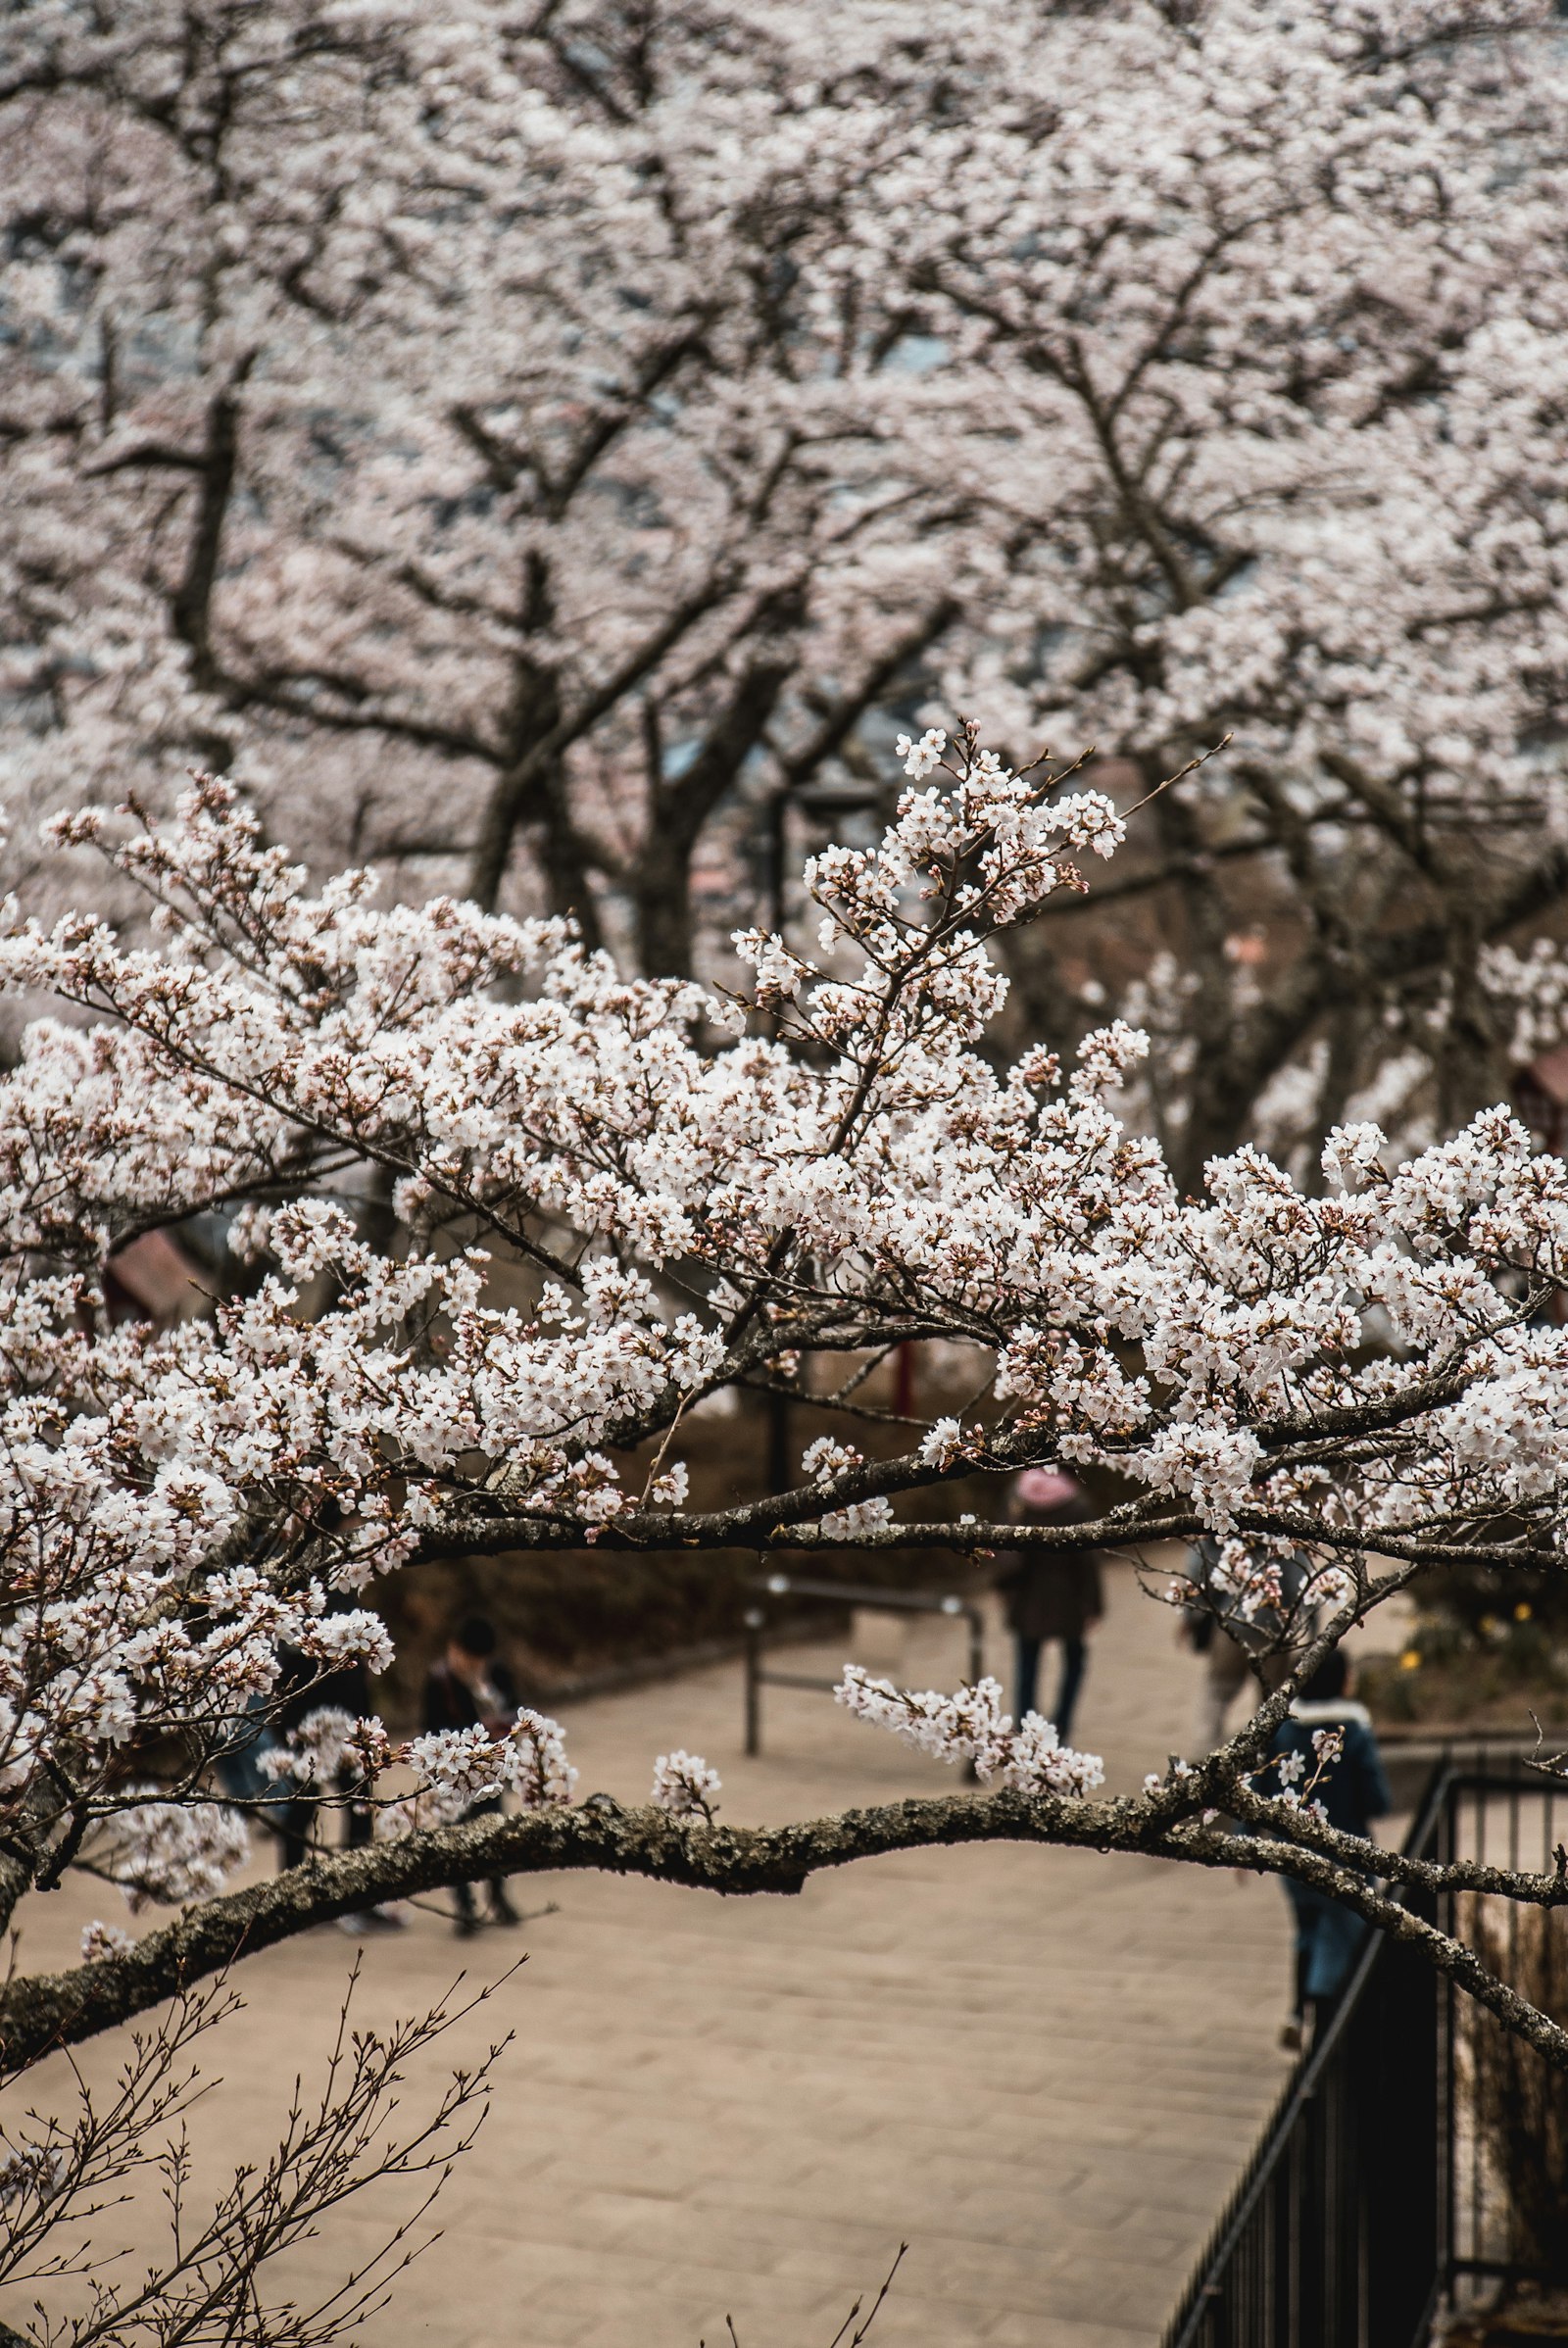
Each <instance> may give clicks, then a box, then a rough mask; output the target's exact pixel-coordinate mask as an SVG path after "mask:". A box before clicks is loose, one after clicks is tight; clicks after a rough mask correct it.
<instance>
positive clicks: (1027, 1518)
mask: <svg viewBox="0 0 1568 2348" xmlns="http://www.w3.org/2000/svg"><path fill="white" fill-rule="evenodd" d="M1011 1514H1012V1518H1013V1521H1014V1523H1015V1524H1023V1525H1081V1524H1085V1523H1087V1522H1088V1521H1089V1520H1090V1519H1091V1518H1093V1516H1094V1514H1095V1508H1094V1503H1093V1502H1092V1501H1091V1500H1090V1498H1089V1495H1088V1493H1087V1492H1085V1491H1084V1489H1083V1486H1082V1485H1081V1484H1079V1483H1078V1482H1077V1480H1076V1478H1074V1477H1072V1476H1069V1475H1068V1474H1067V1472H1066V1470H1065V1469H1064V1468H1054V1467H1052V1468H1027V1469H1025V1471H1024V1473H1023V1474H1022V1475H1021V1476H1020V1477H1019V1478H1018V1481H1017V1482H1016V1484H1015V1485H1014V1486H1013V1488H1012V1502H1011ZM997 1588H998V1589H999V1590H1001V1591H1002V1592H1003V1595H1004V1597H1005V1601H1006V1610H1007V1628H1008V1629H1009V1630H1010V1631H1011V1632H1012V1634H1013V1637H1014V1639H1015V1640H1016V1642H1017V1680H1016V1686H1015V1691H1014V1697H1013V1710H1014V1714H1015V1717H1016V1718H1018V1719H1020V1720H1021V1719H1022V1718H1023V1715H1024V1714H1025V1713H1026V1712H1034V1711H1037V1710H1038V1709H1039V1706H1038V1703H1037V1700H1036V1699H1037V1695H1038V1691H1039V1686H1040V1650H1041V1648H1042V1647H1043V1646H1044V1645H1045V1644H1046V1642H1047V1641H1048V1640H1050V1639H1059V1640H1060V1642H1061V1679H1060V1681H1059V1683H1058V1685H1057V1688H1056V1702H1055V1708H1054V1711H1053V1712H1052V1714H1051V1719H1052V1721H1053V1722H1054V1726H1055V1731H1056V1735H1057V1737H1059V1738H1060V1739H1061V1742H1062V1743H1063V1744H1066V1743H1067V1742H1068V1739H1069V1733H1070V1731H1071V1728H1072V1722H1073V1714H1074V1712H1075V1711H1076V1709H1077V1705H1078V1696H1079V1691H1080V1689H1081V1688H1082V1687H1083V1683H1084V1672H1085V1669H1086V1668H1087V1665H1088V1661H1089V1634H1090V1632H1091V1631H1092V1630H1093V1629H1094V1627H1095V1625H1096V1624H1097V1623H1098V1622H1099V1621H1100V1619H1101V1617H1102V1615H1103V1613H1104V1611H1105V1598H1104V1590H1103V1585H1102V1581H1101V1573H1100V1555H1099V1551H1098V1550H1096V1549H1094V1548H1089V1547H1085V1548H1061V1549H1012V1550H1005V1551H1004V1552H1003V1567H1002V1571H1001V1573H1000V1574H999V1575H998V1577H997Z"/></svg>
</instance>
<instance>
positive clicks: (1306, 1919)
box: [1260, 1647, 1391, 2048]
mask: <svg viewBox="0 0 1568 2348" xmlns="http://www.w3.org/2000/svg"><path fill="white" fill-rule="evenodd" d="M1323 1729H1338V1730H1340V1731H1341V1733H1342V1735H1343V1737H1344V1739H1345V1743H1344V1749H1343V1751H1342V1752H1341V1754H1340V1757H1339V1759H1338V1760H1337V1761H1333V1762H1331V1763H1330V1764H1329V1766H1328V1767H1327V1768H1324V1769H1322V1770H1321V1771H1320V1770H1319V1760H1318V1752H1317V1748H1316V1746H1315V1745H1314V1743H1313V1738H1314V1737H1315V1736H1316V1734H1317V1733H1318V1731H1320V1730H1323ZM1271 1757H1272V1762H1273V1764H1274V1766H1273V1767H1271V1768H1269V1769H1268V1770H1267V1771H1266V1772H1265V1773H1264V1774H1263V1776H1262V1778H1261V1781H1260V1783H1261V1788H1262V1790H1264V1791H1265V1792H1270V1793H1272V1792H1274V1791H1276V1790H1277V1789H1278V1785H1291V1784H1294V1785H1296V1786H1297V1787H1298V1789H1299V1790H1301V1791H1303V1792H1304V1791H1305V1789H1306V1788H1307V1786H1308V1785H1311V1793H1310V1796H1309V1798H1310V1799H1311V1800H1312V1801H1314V1802H1317V1803H1319V1804H1321V1806H1322V1808H1323V1810H1324V1811H1325V1812H1326V1814H1327V1817H1328V1822H1329V1824H1330V1826H1332V1827H1337V1828H1338V1829H1339V1830H1340V1832H1341V1834H1357V1835H1360V1836H1361V1837H1363V1838H1364V1839H1366V1840H1370V1839H1371V1828H1372V1821H1373V1819H1375V1818H1386V1817H1387V1816H1388V1813H1389V1810H1390V1807H1391V1803H1390V1799H1389V1784H1388V1780H1387V1778H1386V1777H1385V1776H1384V1774H1383V1759H1382V1756H1381V1754H1380V1753H1379V1751H1378V1740H1377V1738H1376V1737H1374V1735H1373V1734H1372V1722H1371V1719H1370V1717H1369V1715H1368V1713H1367V1710H1366V1707H1365V1705H1364V1704H1357V1703H1353V1702H1352V1701H1351V1700H1350V1664H1349V1658H1348V1656H1347V1655H1346V1654H1345V1652H1344V1650H1343V1649H1342V1648H1339V1647H1335V1648H1334V1649H1333V1650H1332V1652H1331V1653H1329V1654H1327V1655H1325V1656H1324V1658H1323V1660H1322V1662H1321V1663H1320V1664H1319V1665H1318V1667H1317V1669H1316V1671H1315V1672H1313V1673H1311V1675H1310V1676H1309V1677H1308V1678H1307V1680H1306V1681H1305V1682H1304V1683H1303V1685H1302V1688H1301V1690H1300V1693H1299V1695H1298V1696H1297V1698H1296V1701H1295V1702H1294V1703H1293V1704H1292V1706H1291V1709H1290V1711H1289V1712H1288V1714H1287V1715H1286V1717H1285V1719H1284V1720H1282V1721H1281V1723H1280V1725H1279V1727H1278V1728H1277V1729H1276V1730H1275V1732H1274V1740H1273V1744H1272V1747H1271ZM1281 1762H1283V1763H1284V1764H1285V1766H1284V1768H1283V1770H1281V1769H1279V1767H1278V1765H1279V1764H1280V1763H1281ZM1314 1776H1316V1778H1317V1783H1316V1784H1315V1785H1312V1780H1313V1777H1314ZM1285 1888H1286V1890H1287V1891H1288V1892H1289V1894H1290V1900H1291V1906H1292V1908H1293V1910H1294V1911H1295V1917H1296V1998H1295V2008H1294V2012H1293V2016H1292V2019H1291V2020H1290V2021H1289V2022H1288V2023H1287V2024H1286V2026H1285V2030H1284V2032H1283V2033H1282V2038H1281V2043H1282V2044H1283V2045H1285V2046H1288V2047H1292V2048H1295V2047H1299V2046H1300V2045H1301V2043H1302V2041H1303V2039H1304V2038H1305V2037H1307V2036H1308V2035H1309V2032H1308V2030H1307V2024H1308V2022H1309V2021H1310V2022H1316V2021H1317V2020H1318V2019H1319V2018H1320V2017H1321V2016H1322V2014H1323V2013H1324V2011H1325V2010H1326V2009H1327V2008H1328V2007H1329V2006H1330V2005H1332V2004H1333V2002H1334V2000H1335V1998H1337V1997H1338V1996H1339V1994H1340V1991H1341V1990H1342V1989H1343V1988H1344V1986H1345V1984H1346V1981H1347V1980H1348V1977H1349V1972H1350V1967H1351V1964H1352V1962H1353V1961H1354V1958H1355V1953H1356V1950H1357V1949H1358V1948H1359V1947H1360V1944H1361V1938H1362V1935H1363V1933H1364V1932H1365V1930H1366V1927H1365V1925H1364V1923H1363V1921H1362V1919H1361V1918H1360V1917H1359V1916H1357V1915H1356V1913H1355V1911H1354V1910H1353V1909H1352V1908H1347V1907H1343V1906H1342V1905H1341V1904H1340V1902H1339V1901H1338V1900H1334V1899H1330V1898H1329V1897H1328V1896H1327V1894H1326V1893H1324V1892H1322V1891H1314V1890H1313V1889H1312V1888H1311V1886H1310V1885H1309V1884H1306V1883H1293V1882H1292V1881H1291V1880H1290V1878H1289V1877H1287V1878H1286V1882H1285Z"/></svg>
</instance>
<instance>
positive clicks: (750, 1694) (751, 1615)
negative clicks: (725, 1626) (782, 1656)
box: [746, 1606, 767, 1760]
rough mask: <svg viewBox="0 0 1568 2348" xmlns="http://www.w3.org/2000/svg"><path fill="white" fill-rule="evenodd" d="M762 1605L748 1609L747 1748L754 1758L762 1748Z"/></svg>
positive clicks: (764, 1619) (763, 1621) (763, 1620)
mask: <svg viewBox="0 0 1568 2348" xmlns="http://www.w3.org/2000/svg"><path fill="white" fill-rule="evenodd" d="M766 1620H767V1617H766V1616H765V1615H764V1614H763V1612H762V1609H761V1607H760V1606H748V1608H747V1609H746V1750H747V1753H748V1754H749V1755H750V1756H751V1758H752V1759H753V1760H755V1759H756V1757H757V1755H758V1754H759V1753H760V1751H761V1749H762V1626H763V1624H764V1623H765V1622H766Z"/></svg>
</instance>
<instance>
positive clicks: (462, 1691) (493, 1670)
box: [424, 1614, 520, 1939]
mask: <svg viewBox="0 0 1568 2348" xmlns="http://www.w3.org/2000/svg"><path fill="white" fill-rule="evenodd" d="M499 1646H500V1641H499V1639H497V1638H496V1633H495V1625H494V1624H493V1623H490V1622H487V1621H486V1620H485V1618H484V1616H483V1615H482V1614H470V1615H468V1616H467V1617H466V1619H465V1620H464V1621H463V1622H461V1623H459V1625H458V1626H457V1628H456V1630H455V1631H454V1632H453V1633H452V1635H451V1637H450V1638H449V1639H448V1640H447V1647H446V1653H445V1654H444V1655H443V1656H442V1657H441V1658H440V1659H439V1660H438V1661H437V1662H435V1663H433V1664H432V1665H431V1666H430V1669H429V1671H428V1672H427V1674H426V1675H425V1682H424V1725H425V1728H426V1730H435V1729H473V1728H482V1729H484V1730H486V1731H487V1732H488V1733H489V1735H490V1736H492V1737H504V1736H505V1735H506V1734H507V1731H508V1730H509V1729H510V1728H511V1727H512V1724H513V1722H514V1721H515V1719H516V1716H517V1688H516V1683H515V1680H514V1679H513V1677H512V1674H511V1672H510V1671H508V1669H507V1666H506V1664H505V1663H504V1662H503V1661H502V1659H501V1656H500V1653H499V1652H498V1649H499ZM500 1812H501V1797H500V1795H499V1794H493V1795H491V1797H490V1798H489V1799H488V1800H487V1801H482V1802H475V1803H474V1804H473V1806H472V1808H471V1809H468V1810H466V1811H465V1812H464V1818H465V1820H467V1819H470V1818H493V1817H499V1815H500ZM489 1889H490V1899H489V1921H490V1922H491V1923H492V1924H507V1925H511V1924H517V1923H518V1922H520V1919H519V1917H518V1915H517V1911H516V1909H515V1907H514V1906H513V1905H512V1902H511V1900H510V1899H509V1898H508V1897H507V1889H506V1884H505V1883H504V1882H503V1880H502V1878H501V1877H500V1876H492V1877H491V1878H490V1886H489ZM452 1896H453V1901H454V1904H455V1907H456V1915H455V1918H454V1923H455V1926H456V1930H457V1932H458V1935H459V1937H460V1938H462V1939H466V1938H468V1936H469V1935H470V1934H472V1933H474V1932H477V1931H478V1930H479V1921H480V1920H479V1918H478V1916H477V1915H476V1914H475V1912H474V1902H473V1885H472V1884H471V1883H454V1885H453V1886H452Z"/></svg>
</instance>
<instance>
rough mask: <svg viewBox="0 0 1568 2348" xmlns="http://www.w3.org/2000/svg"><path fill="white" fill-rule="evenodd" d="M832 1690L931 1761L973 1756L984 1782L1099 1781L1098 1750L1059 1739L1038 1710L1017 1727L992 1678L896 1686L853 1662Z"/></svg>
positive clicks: (1037, 1787)
mask: <svg viewBox="0 0 1568 2348" xmlns="http://www.w3.org/2000/svg"><path fill="white" fill-rule="evenodd" d="M833 1694H834V1700H835V1701H836V1702H838V1703H840V1704H842V1705H844V1707H845V1709H846V1710H847V1711H848V1712H849V1713H851V1714H852V1715H853V1717H854V1718H855V1719H857V1720H867V1721H871V1722H873V1723H874V1724H875V1725H876V1726H877V1727H878V1728H883V1729H890V1730H891V1731H892V1732H893V1734H894V1735H895V1736H896V1737H903V1738H904V1739H905V1741H906V1742H907V1743H908V1744H912V1745H913V1746H914V1747H915V1749H916V1751H917V1752H922V1753H928V1754H929V1755H930V1756H931V1758H932V1759H933V1760H936V1761H946V1762H949V1763H952V1762H958V1761H968V1762H972V1763H973V1765H974V1772H975V1776H976V1777H977V1778H978V1779H979V1780H980V1782H981V1784H982V1785H998V1786H1009V1787H1011V1788H1012V1789H1013V1790H1015V1791H1016V1792H1019V1793H1055V1794H1066V1795H1074V1796H1082V1795H1084V1794H1087V1793H1092V1792H1093V1791H1094V1789H1095V1787H1096V1786H1097V1785H1103V1783H1104V1774H1105V1773H1104V1769H1103V1765H1102V1763H1101V1761H1100V1759H1099V1757H1098V1755H1096V1754H1094V1753H1080V1752H1075V1751H1074V1750H1073V1748H1072V1747H1071V1746H1070V1745H1065V1744H1062V1743H1061V1742H1060V1741H1059V1739H1058V1738H1057V1736H1056V1732H1055V1730H1054V1728H1053V1726H1052V1724H1051V1722H1050V1721H1049V1720H1045V1719H1043V1718H1042V1717H1041V1715H1040V1714H1039V1713H1038V1712H1026V1713H1025V1714H1024V1715H1023V1717H1022V1719H1021V1720H1019V1722H1018V1723H1017V1725H1016V1727H1015V1726H1014V1725H1013V1720H1012V1716H1011V1714H1010V1713H1007V1712H1005V1711H1004V1710H1003V1694H1002V1688H1001V1685H1000V1683H999V1682H998V1681H996V1680H993V1679H989V1678H987V1679H982V1680H979V1681H977V1682H976V1684H975V1685H974V1687H973V1688H960V1689H959V1690H958V1692H957V1693H956V1695H942V1694H940V1693H938V1691H937V1690H936V1689H935V1688H928V1689H926V1690H925V1691H924V1692H923V1693H917V1692H916V1691H914V1690H913V1689H911V1688H895V1687H894V1685H893V1683H892V1682H891V1681H890V1680H874V1679H872V1678H871V1676H870V1675H869V1673H867V1672H864V1671H862V1670H861V1669H860V1668H859V1666H858V1664H853V1663H850V1664H846V1665H845V1668H844V1676H843V1678H842V1679H841V1680H840V1682H839V1684H838V1686H837V1687H836V1688H834V1690H833Z"/></svg>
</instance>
